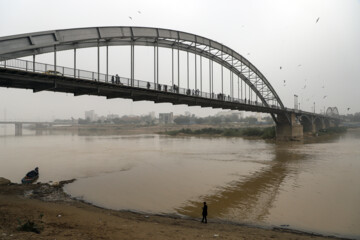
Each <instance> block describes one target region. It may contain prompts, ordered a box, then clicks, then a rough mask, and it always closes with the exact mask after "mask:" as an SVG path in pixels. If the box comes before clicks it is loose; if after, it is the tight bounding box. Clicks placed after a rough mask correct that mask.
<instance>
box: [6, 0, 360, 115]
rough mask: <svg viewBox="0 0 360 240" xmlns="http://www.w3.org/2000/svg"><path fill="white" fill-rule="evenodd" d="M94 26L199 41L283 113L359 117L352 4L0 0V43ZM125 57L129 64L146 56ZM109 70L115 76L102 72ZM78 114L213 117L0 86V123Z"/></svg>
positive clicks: (358, 44)
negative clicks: (239, 66)
mask: <svg viewBox="0 0 360 240" xmlns="http://www.w3.org/2000/svg"><path fill="white" fill-rule="evenodd" d="M138 11H140V12H141V13H139V12H138ZM129 16H131V17H132V20H131V19H130V18H129ZM318 18H320V19H319V21H318V22H317V23H316V20H317V19H318ZM95 26H145V27H159V28H169V29H174V30H180V31H185V32H190V33H194V34H197V35H201V36H204V37H208V38H210V39H213V40H215V41H218V42H220V43H223V44H225V45H227V46H229V47H230V48H232V49H234V50H235V51H237V52H239V53H240V54H242V55H243V56H245V57H246V58H248V59H249V60H250V61H251V62H252V63H253V64H254V65H255V66H256V67H257V68H258V69H259V70H260V71H261V72H262V73H263V74H264V75H265V76H266V78H267V79H268V80H269V81H270V83H271V84H272V86H273V87H274V89H275V90H276V92H277V93H278V95H279V96H280V98H281V99H282V101H283V103H284V104H285V106H287V107H293V102H294V94H297V95H298V96H299V102H300V104H301V109H304V110H307V111H311V110H312V106H313V103H314V102H315V103H316V109H317V111H319V109H324V107H325V108H327V107H329V106H337V107H338V109H339V111H340V114H346V113H354V112H360V104H359V103H360V95H359V92H360V1H359V0H291V1H289V0H271V1H270V0H248V1H245V0H236V1H235V0H234V1H226V0H222V1H209V0H207V1H205V0H204V1H200V0H181V1H169V0H167V1H158V0H155V1H154V0H152V1H146V0H143V1H140V0H139V1H136V0H131V1H119V0H118V1H110V0H102V1H90V0H86V1H79V0H77V1H73V0H70V1H68V0H61V1H55V0H53V1H50V0H46V1H45V0H43V1H42V0H37V1H36V0H31V1H25V0H24V1H20V0H0V37H3V36H8V35H15V34H21V33H29V32H37V31H45V30H54V29H66V28H79V27H95ZM116 51H118V52H122V53H123V55H126V54H125V53H126V51H127V50H126V49H125V48H124V47H123V48H120V47H118V48H114V50H113V51H112V52H111V54H113V53H115V52H116ZM135 51H136V54H137V55H136V59H139V56H140V57H141V54H142V55H143V56H145V55H146V51H147V50H141V48H140V50H135ZM79 52H80V50H79ZM102 53H103V50H102ZM163 54H165V55H166V52H164V53H163ZM51 56H52V55H51ZM51 56H49V54H47V55H46V56H43V57H41V56H40V57H38V58H37V61H40V62H44V61H47V59H51ZM71 56H72V55H71V54H70V53H69V52H68V53H66V52H64V53H63V54H61V53H60V54H58V61H59V63H58V65H65V66H69V67H71V66H72V64H73V63H72V62H69V61H68V59H71ZM89 56H90V57H89ZM102 56H104V54H102ZM114 57H115V56H114V54H113V58H114ZM144 58H145V57H144ZM79 59H80V60H78V61H79V63H78V67H79V68H85V69H88V70H93V71H96V50H95V51H94V49H93V50H87V51H83V52H80V53H79ZM81 59H82V61H81ZM88 59H93V60H91V61H90V60H88ZM86 60H88V61H86ZM160 60H161V59H160ZM110 61H111V58H110ZM122 61H124V60H122ZM138 61H139V60H138ZM80 62H81V63H80ZM113 62H114V61H111V64H114V63H113ZM49 63H51V60H50V62H49ZM128 64H129V61H124V64H123V66H124V68H123V69H119V70H118V69H116V72H119V73H120V75H124V76H125V77H126V75H127V74H128V72H129V71H128V70H129V67H128ZM165 65H166V63H160V68H166V66H165ZM103 66H104V65H103V64H102V69H103V72H104V70H105V69H104V67H103ZM280 66H281V67H282V69H280ZM89 68H90V69H89ZM110 68H111V69H113V70H112V71H113V72H114V71H115V67H112V65H111V66H110ZM135 71H136V73H135V78H137V79H143V80H148V81H152V79H153V75H152V72H149V73H146V71H145V70H144V71H141V72H140V71H139V70H137V69H135ZM160 71H161V70H160ZM147 74H148V75H150V76H149V79H147V78H148V77H147ZM161 74H163V75H161ZM164 74H168V73H166V71H163V73H160V78H161V79H168V78H167V76H165V75H164ZM284 80H285V81H286V86H284ZM163 81H165V80H163ZM170 81H171V80H170ZM305 85H306V87H305ZM325 96H326V97H325ZM347 108H350V110H349V111H348V110H347ZM85 110H95V111H96V112H97V113H98V114H100V115H107V114H109V113H114V114H120V115H123V114H144V113H148V112H149V111H155V112H157V113H159V112H170V111H172V112H175V113H176V114H179V113H184V111H190V112H192V113H195V114H197V115H201V116H207V115H209V114H214V113H216V112H217V111H219V110H212V109H210V108H204V109H201V108H200V107H185V106H173V105H171V104H153V103H152V102H132V100H125V99H111V100H106V99H105V98H104V97H96V96H79V97H74V96H73V95H72V94H62V93H54V92H39V93H32V91H31V90H18V89H6V88H0V119H4V115H5V113H6V118H7V119H14V120H16V119H17V120H22V119H23V120H25V119H26V120H30V119H31V120H52V119H54V118H70V117H74V118H79V117H82V118H83V117H84V111H85Z"/></svg>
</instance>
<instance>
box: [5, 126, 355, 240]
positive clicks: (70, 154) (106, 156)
mask: <svg viewBox="0 0 360 240" xmlns="http://www.w3.org/2000/svg"><path fill="white" fill-rule="evenodd" d="M2 129H3V126H2V128H0V176H1V177H5V178H8V179H10V180H11V181H13V182H17V183H19V182H20V180H21V178H22V177H23V175H24V174H25V173H26V172H27V171H28V170H30V169H33V168H35V167H36V166H37V167H39V169H40V178H39V180H38V181H40V182H49V181H60V180H66V179H72V178H76V179H77V181H75V182H74V183H72V184H69V185H66V187H65V191H66V192H67V193H69V194H71V195H72V196H73V197H76V198H79V199H82V200H84V201H87V202H90V203H93V204H95V205H97V206H101V207H105V208H111V209H116V210H131V211H137V212H144V213H149V214H151V213H153V214H176V215H183V216H188V217H194V218H195V217H196V218H200V216H201V206H202V205H203V202H204V201H206V202H207V204H208V206H209V216H208V219H209V220H210V221H229V222H235V223H241V224H250V225H257V226H264V227H272V226H282V227H288V228H293V229H298V230H303V231H307V232H316V233H321V234H325V235H335V236H343V237H351V238H359V239H360V187H359V183H360V174H359V173H360V129H352V130H349V131H348V132H347V133H345V134H342V135H337V136H331V137H319V138H313V139H311V140H310V141H304V142H286V143H275V142H272V141H269V142H267V141H263V140H248V139H243V138H222V137H221V138H220V137H216V138H209V137H169V136H161V135H157V134H146V135H107V136H91V135H87V136H81V135H79V134H71V133H59V132H57V133H56V134H50V133H48V134H42V135H36V134H35V132H32V131H29V130H24V134H23V136H13V132H12V130H11V129H7V130H6V132H5V131H4V130H2Z"/></svg>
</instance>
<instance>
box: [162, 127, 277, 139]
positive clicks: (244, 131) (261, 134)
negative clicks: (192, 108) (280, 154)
mask: <svg viewBox="0 0 360 240" xmlns="http://www.w3.org/2000/svg"><path fill="white" fill-rule="evenodd" d="M159 134H165V135H170V136H178V135H180V136H181V135H190V136H218V137H255V138H262V139H274V138H275V127H266V128H259V127H258V128H255V127H251V128H201V129H195V130H192V129H189V128H182V129H180V130H173V131H165V132H159Z"/></svg>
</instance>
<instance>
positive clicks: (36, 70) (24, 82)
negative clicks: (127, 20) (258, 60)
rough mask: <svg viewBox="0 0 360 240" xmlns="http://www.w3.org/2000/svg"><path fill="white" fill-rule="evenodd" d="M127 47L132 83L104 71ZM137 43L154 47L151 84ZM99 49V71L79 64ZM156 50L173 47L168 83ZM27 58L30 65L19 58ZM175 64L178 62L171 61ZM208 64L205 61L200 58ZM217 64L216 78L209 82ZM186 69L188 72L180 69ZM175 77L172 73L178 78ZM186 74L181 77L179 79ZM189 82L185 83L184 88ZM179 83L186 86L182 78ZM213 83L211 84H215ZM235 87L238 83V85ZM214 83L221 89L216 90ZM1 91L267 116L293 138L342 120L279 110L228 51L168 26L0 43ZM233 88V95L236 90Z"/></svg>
mask: <svg viewBox="0 0 360 240" xmlns="http://www.w3.org/2000/svg"><path fill="white" fill-rule="evenodd" d="M124 45H125V46H130V53H131V54H130V59H129V61H130V66H131V74H130V75H131V76H130V78H122V77H113V76H111V75H110V74H109V71H108V67H109V57H108V56H109V53H108V52H109V48H110V47H111V46H124ZM135 46H149V47H153V48H154V55H153V56H154V61H153V62H152V64H153V67H154V77H153V81H141V80H137V79H135V78H134V75H135V54H134V53H135ZM92 47H95V48H97V71H96V72H91V71H84V70H80V69H78V68H77V67H76V63H77V61H76V56H77V53H76V50H77V49H80V48H92ZM101 47H105V48H106V73H102V72H100V48H101ZM159 48H167V49H170V50H171V82H172V83H171V85H166V84H161V83H160V82H159ZM71 49H73V51H74V67H73V68H67V67H62V66H58V65H57V55H56V54H57V52H58V51H63V50H71ZM50 52H52V53H54V62H53V64H42V63H38V62H36V61H35V60H36V55H38V54H42V53H50ZM184 53H186V57H187V58H186V61H185V63H183V64H181V61H180V60H181V58H180V56H181V54H184ZM190 55H191V57H192V58H194V66H193V68H194V72H195V76H194V80H193V81H191V82H190V77H189V74H190V71H189V57H190ZM26 56H32V57H33V61H24V60H19V59H16V58H20V57H26ZM175 57H176V58H177V59H176V58H175ZM204 59H205V60H204ZM214 62H215V63H216V64H219V66H220V70H221V78H220V79H218V80H216V79H214ZM184 64H186V66H187V67H186V70H185V71H186V74H182V73H183V72H182V71H181V70H183V69H180V66H182V65H184ZM204 64H207V65H208V75H207V76H208V79H206V81H207V82H208V88H207V89H204V81H203V80H205V79H203V78H204V77H203V76H204V73H203V65H204ZM224 70H225V71H229V78H230V79H225V81H226V83H227V84H229V86H230V87H229V89H230V90H229V91H227V92H226V91H224ZM175 73H176V76H175ZM184 75H185V76H184ZM185 79H186V84H185V86H182V85H181V84H182V83H183V82H184V80H185ZM181 80H183V81H181ZM214 81H215V84H214ZM220 81H221V84H220ZM236 82H237V84H236ZM215 85H220V86H221V88H218V89H215V87H214V86H215ZM0 86H2V87H11V88H23V89H32V90H33V92H39V91H45V90H46V91H56V92H66V93H73V94H74V95H75V96H79V95H98V96H105V97H106V98H108V99H110V98H130V99H133V100H134V101H142V100H148V101H154V102H155V103H162V102H169V103H172V104H185V105H188V106H201V107H212V108H222V109H231V110H244V111H252V112H262V113H269V114H271V116H272V118H273V119H274V121H275V123H276V133H277V138H278V139H297V138H301V137H302V136H303V132H304V131H311V132H316V131H318V130H320V129H322V128H326V127H330V126H335V125H337V124H338V123H339V118H338V115H336V114H332V115H322V114H316V113H311V112H306V111H301V110H299V109H290V108H286V107H284V105H283V103H282V101H281V99H280V97H279V96H278V94H277V93H276V91H275V90H274V88H273V87H272V86H271V84H270V82H269V81H268V80H267V79H266V78H265V76H264V75H263V74H262V73H261V72H260V71H259V70H258V69H257V68H256V67H255V66H254V65H253V64H252V63H250V61H248V60H247V59H246V58H244V57H243V56H242V55H240V54H239V53H237V52H236V51H234V50H233V49H231V48H229V47H227V46H225V45H223V44H220V43H218V42H216V41H213V40H211V39H208V38H205V37H201V36H198V35H194V34H190V33H186V32H180V31H175V30H170V29H160V28H145V27H92V28H78V29H63V30H53V31H45V32H35V33H28V34H21V35H13V36H7V37H1V38H0ZM235 86H237V96H236V89H235Z"/></svg>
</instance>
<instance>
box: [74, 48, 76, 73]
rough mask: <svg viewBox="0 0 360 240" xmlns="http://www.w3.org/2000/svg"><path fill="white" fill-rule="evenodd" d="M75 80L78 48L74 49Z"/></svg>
mask: <svg viewBox="0 0 360 240" xmlns="http://www.w3.org/2000/svg"><path fill="white" fill-rule="evenodd" d="M74 78H76V48H74Z"/></svg>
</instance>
